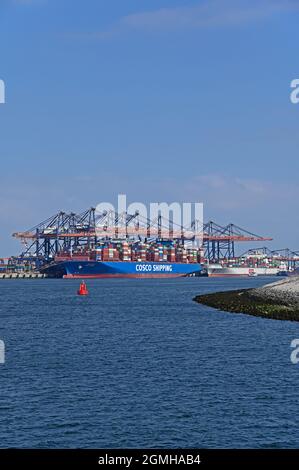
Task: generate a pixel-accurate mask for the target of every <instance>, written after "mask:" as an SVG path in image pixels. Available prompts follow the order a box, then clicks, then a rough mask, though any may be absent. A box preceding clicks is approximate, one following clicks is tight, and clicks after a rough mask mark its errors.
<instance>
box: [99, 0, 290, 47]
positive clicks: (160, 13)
mask: <svg viewBox="0 0 299 470" xmlns="http://www.w3.org/2000/svg"><path fill="white" fill-rule="evenodd" d="M295 10H298V11H299V2H298V0H202V1H199V2H198V3H197V4H195V5H192V6H185V7H173V8H160V9H157V10H152V11H144V12H138V13H133V14H130V15H127V16H124V17H122V18H120V19H119V20H118V22H116V23H115V24H114V25H113V26H112V27H111V28H110V29H109V30H108V31H102V32H98V33H92V35H93V36H95V37H100V38H101V37H102V38H104V37H106V36H108V37H109V36H110V35H113V34H115V33H119V32H121V31H126V30H131V31H148V32H158V31H161V32H163V31H171V30H190V29H202V28H208V27H219V26H234V25H241V24H244V23H250V22H253V21H259V20H263V19H267V18H270V17H272V16H273V15H275V14H281V13H283V12H288V11H295Z"/></svg>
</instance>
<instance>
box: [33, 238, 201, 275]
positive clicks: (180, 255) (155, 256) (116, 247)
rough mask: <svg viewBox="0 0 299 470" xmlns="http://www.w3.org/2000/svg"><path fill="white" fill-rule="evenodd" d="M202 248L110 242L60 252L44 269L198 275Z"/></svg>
mask: <svg viewBox="0 0 299 470" xmlns="http://www.w3.org/2000/svg"><path fill="white" fill-rule="evenodd" d="M200 256H201V253H200V250H198V249H194V248H186V247H185V246H183V245H180V244H176V243H174V242H171V241H169V240H168V241H167V242H163V241H158V240H156V241H155V242H151V243H136V242H135V243H132V244H130V243H129V242H127V241H115V242H111V241H110V242H107V243H103V244H101V245H99V246H97V247H96V248H95V249H93V250H90V251H89V250H87V249H84V248H83V249H82V248H81V249H79V250H77V251H76V252H73V251H72V252H60V253H58V254H57V255H56V256H55V257H54V259H53V260H52V261H51V262H50V263H49V264H46V265H45V266H43V267H42V268H41V272H42V273H44V274H46V275H47V276H48V277H54V278H65V279H77V278H80V279H88V278H89V279H90V278H169V277H182V276H192V275H194V276H195V275H198V274H199V273H200V272H201V269H202V267H201V263H200Z"/></svg>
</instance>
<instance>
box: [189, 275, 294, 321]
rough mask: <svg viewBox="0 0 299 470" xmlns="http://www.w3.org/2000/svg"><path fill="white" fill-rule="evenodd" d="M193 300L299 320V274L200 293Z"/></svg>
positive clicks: (264, 315)
mask: <svg viewBox="0 0 299 470" xmlns="http://www.w3.org/2000/svg"><path fill="white" fill-rule="evenodd" d="M193 300H194V301H195V302H198V303H201V304H204V305H208V306H209V307H214V308H216V309H218V310H223V311H226V312H232V313H247V314H249V315H254V316H257V317H264V318H271V319H274V320H288V321H299V276H296V277H292V278H291V277H290V278H287V279H284V280H282V281H278V282H274V283H272V284H267V285H265V286H263V287H259V288H256V289H242V290H234V291H226V292H215V293H212V294H204V295H198V296H196V297H195V298H194V299H193Z"/></svg>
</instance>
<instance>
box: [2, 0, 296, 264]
mask: <svg viewBox="0 0 299 470" xmlns="http://www.w3.org/2000/svg"><path fill="white" fill-rule="evenodd" d="M298 20H299V1H297V0H250V1H249V0H248V1H247V0H236V1H234V0H225V1H224V0H209V1H202V0H186V1H169V0H159V1H158V0H126V1H125V2H124V1H123V0H110V1H109V2H107V0H85V1H79V0H0V79H3V80H4V81H5V83H6V104H5V105H1V106H0V158H1V186H0V229H1V230H0V255H2V256H5V255H10V254H13V253H16V252H18V250H19V246H18V244H17V243H16V242H15V241H14V240H12V239H11V237H10V234H11V233H12V232H14V231H17V230H22V229H26V228H30V227H31V226H33V225H35V224H36V223H38V222H39V221H41V220H43V219H45V218H47V217H48V216H50V215H52V214H54V213H56V212H57V211H58V210H66V211H69V210H72V211H76V212H80V211H82V210H84V209H85V208H87V207H89V206H91V205H96V204H97V203H99V202H101V201H111V202H114V201H115V198H116V196H117V194H118V193H126V194H127V195H128V199H129V202H133V201H140V202H156V201H167V202H172V201H203V202H204V204H205V219H206V220H208V219H213V220H215V221H216V222H218V223H220V224H226V223H229V222H235V223H236V224H238V225H240V226H244V227H245V228H247V229H249V230H251V231H254V232H257V233H260V234H264V235H270V236H273V237H274V238H275V242H273V243H272V246H273V248H274V247H275V248H282V247H285V246H289V247H290V248H293V249H299V225H298V209H297V208H298V198H299V183H298V170H299V159H298V148H299V105H297V106H296V105H293V104H291V102H290V99H289V95H290V91H291V90H290V82H291V80H292V79H294V78H298V77H299V69H298V51H297V49H298V48H297V44H298V39H299V32H298Z"/></svg>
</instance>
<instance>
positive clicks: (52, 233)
mask: <svg viewBox="0 0 299 470" xmlns="http://www.w3.org/2000/svg"><path fill="white" fill-rule="evenodd" d="M13 236H14V237H15V238H17V239H19V240H21V242H22V243H23V245H24V251H23V253H22V254H21V255H20V257H21V258H27V257H29V256H31V257H32V256H33V257H35V259H36V261H37V263H41V264H42V263H43V262H44V261H45V260H47V261H48V260H50V259H51V258H54V257H55V256H56V255H57V254H58V253H61V252H64V253H65V252H68V253H72V252H76V251H77V250H78V249H80V248H84V249H86V250H92V249H94V247H96V246H97V244H98V243H99V242H101V241H105V240H120V239H121V240H129V241H130V242H131V243H138V242H139V241H141V240H143V239H145V240H147V241H151V240H155V239H160V240H162V239H163V240H165V239H169V240H174V241H178V242H179V243H182V244H183V245H185V244H187V245H190V244H191V245H196V246H197V248H201V249H202V253H203V257H204V258H205V259H207V260H209V261H212V262H216V261H218V260H221V259H232V258H235V243H239V242H264V241H270V240H272V238H269V237H261V236H259V235H256V234H254V233H251V232H249V231H247V230H244V229H242V228H240V227H238V226H237V225H234V224H228V225H226V226H221V225H218V224H216V223H215V222H213V221H209V222H208V223H202V221H193V222H192V223H191V225H190V227H183V226H179V225H177V224H175V223H174V222H173V221H171V220H168V219H165V218H164V217H162V215H158V216H157V217H156V218H155V219H154V220H150V219H147V218H144V217H142V215H141V214H139V212H138V211H136V212H135V213H133V214H129V213H127V212H123V213H121V214H118V213H116V212H114V211H112V210H111V211H104V212H103V213H98V212H97V210H96V209H95V208H90V209H88V210H86V211H84V212H82V213H81V214H75V213H73V212H71V213H66V212H63V211H61V212H59V213H57V214H55V215H54V216H52V217H50V218H48V219H46V220H44V221H43V222H41V223H40V224H38V225H36V226H35V227H33V228H31V229H30V230H27V231H25V232H17V233H14V234H13Z"/></svg>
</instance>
